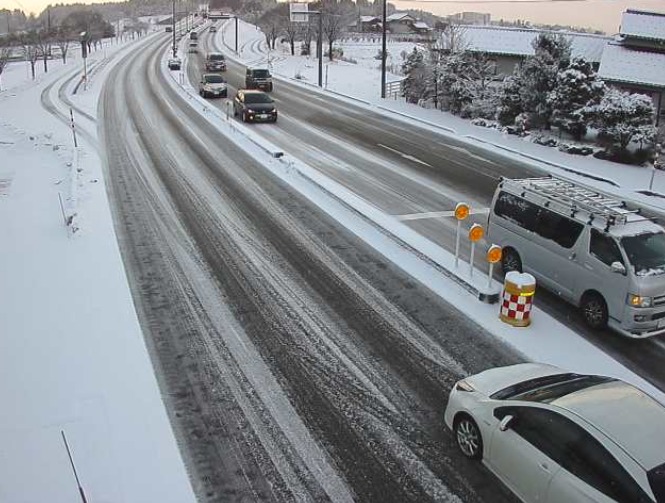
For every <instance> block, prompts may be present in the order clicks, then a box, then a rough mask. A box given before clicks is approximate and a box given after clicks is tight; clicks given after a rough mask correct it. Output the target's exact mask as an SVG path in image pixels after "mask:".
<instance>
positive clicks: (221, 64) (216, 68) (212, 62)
mask: <svg viewBox="0 0 665 503" xmlns="http://www.w3.org/2000/svg"><path fill="white" fill-rule="evenodd" d="M205 69H206V72H225V71H226V58H225V57H224V55H223V54H222V53H221V52H211V53H208V55H207V56H206V62H205Z"/></svg>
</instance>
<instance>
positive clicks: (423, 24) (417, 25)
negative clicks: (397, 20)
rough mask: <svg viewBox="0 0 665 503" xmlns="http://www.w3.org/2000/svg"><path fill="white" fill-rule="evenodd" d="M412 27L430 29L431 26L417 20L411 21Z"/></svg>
mask: <svg viewBox="0 0 665 503" xmlns="http://www.w3.org/2000/svg"><path fill="white" fill-rule="evenodd" d="M413 27H414V28H418V29H419V30H431V28H430V27H429V26H427V23H425V22H423V21H417V22H415V23H413Z"/></svg>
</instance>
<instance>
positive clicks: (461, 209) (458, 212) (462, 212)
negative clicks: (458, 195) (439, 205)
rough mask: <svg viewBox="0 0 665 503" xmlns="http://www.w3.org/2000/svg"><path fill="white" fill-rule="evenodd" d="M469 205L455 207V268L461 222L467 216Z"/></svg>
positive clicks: (463, 204)
mask: <svg viewBox="0 0 665 503" xmlns="http://www.w3.org/2000/svg"><path fill="white" fill-rule="evenodd" d="M469 211H470V209H469V205H468V204H466V203H457V205H456V206H455V218H456V219H457V231H456V233H455V267H457V266H458V264H459V240H460V232H461V230H462V220H464V219H466V218H467V217H468V216H469Z"/></svg>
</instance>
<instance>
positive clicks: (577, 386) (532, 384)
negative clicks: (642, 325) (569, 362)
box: [490, 373, 615, 402]
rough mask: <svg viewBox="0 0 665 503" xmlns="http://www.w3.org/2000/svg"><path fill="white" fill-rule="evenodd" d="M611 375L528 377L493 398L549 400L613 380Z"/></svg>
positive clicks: (498, 392)
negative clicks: (528, 378)
mask: <svg viewBox="0 0 665 503" xmlns="http://www.w3.org/2000/svg"><path fill="white" fill-rule="evenodd" d="M614 380H615V379H613V378H611V377H604V376H592V375H584V374H572V373H571V374H556V375H551V376H545V377H538V378H536V379H530V380H528V381H524V382H521V383H517V384H514V385H512V386H509V387H508V388H504V389H502V390H501V391H497V392H496V393H494V394H493V395H491V397H490V398H493V399H494V400H524V401H528V402H551V401H553V400H556V399H557V398H561V397H562V396H566V395H569V394H571V393H574V392H576V391H580V390H582V389H585V388H590V387H592V386H596V385H598V384H603V383H606V382H611V381H614Z"/></svg>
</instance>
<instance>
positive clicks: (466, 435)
mask: <svg viewBox="0 0 665 503" xmlns="http://www.w3.org/2000/svg"><path fill="white" fill-rule="evenodd" d="M455 439H456V440H457V446H458V447H459V448H460V450H461V451H462V454H464V455H465V456H466V457H467V458H471V459H480V458H482V457H483V439H482V437H481V436H480V430H479V429H478V425H476V423H475V421H474V420H473V419H471V418H470V417H469V416H462V417H461V418H459V419H458V420H457V422H456V423H455Z"/></svg>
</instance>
